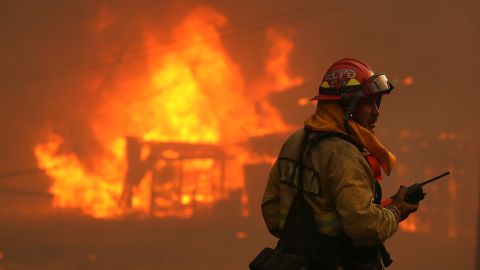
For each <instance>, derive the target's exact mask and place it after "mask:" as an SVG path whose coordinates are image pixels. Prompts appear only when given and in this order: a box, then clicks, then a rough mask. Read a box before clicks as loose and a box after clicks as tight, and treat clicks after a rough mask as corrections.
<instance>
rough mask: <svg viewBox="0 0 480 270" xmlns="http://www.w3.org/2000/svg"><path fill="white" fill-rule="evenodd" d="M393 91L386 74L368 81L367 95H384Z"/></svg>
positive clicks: (374, 76) (377, 75) (376, 75)
mask: <svg viewBox="0 0 480 270" xmlns="http://www.w3.org/2000/svg"><path fill="white" fill-rule="evenodd" d="M392 90H393V85H392V84H391V83H390V81H389V80H388V79H387V76H385V74H384V73H380V74H375V75H373V76H372V77H370V79H368V82H367V86H366V87H365V95H367V96H371V95H384V94H388V93H390V91H392Z"/></svg>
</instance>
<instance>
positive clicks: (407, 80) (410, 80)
mask: <svg viewBox="0 0 480 270" xmlns="http://www.w3.org/2000/svg"><path fill="white" fill-rule="evenodd" d="M412 84H413V77H410V76H408V77H405V78H404V79H403V85H405V86H410V85H412Z"/></svg>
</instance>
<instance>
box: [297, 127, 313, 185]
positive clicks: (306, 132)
mask: <svg viewBox="0 0 480 270" xmlns="http://www.w3.org/2000/svg"><path fill="white" fill-rule="evenodd" d="M303 131H304V134H303V138H302V143H301V145H300V151H299V153H298V167H297V170H298V185H297V195H301V194H302V193H303V170H304V167H305V165H304V163H303V156H304V153H305V149H306V148H307V145H308V144H309V137H310V132H311V130H309V129H307V128H304V129H303Z"/></svg>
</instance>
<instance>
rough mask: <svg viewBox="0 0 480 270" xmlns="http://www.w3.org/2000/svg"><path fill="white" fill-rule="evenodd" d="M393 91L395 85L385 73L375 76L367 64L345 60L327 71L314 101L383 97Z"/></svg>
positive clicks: (336, 63)
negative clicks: (354, 97)
mask: <svg viewBox="0 0 480 270" xmlns="http://www.w3.org/2000/svg"><path fill="white" fill-rule="evenodd" d="M392 89H393V85H392V84H391V83H390V82H389V81H388V79H387V77H386V76H385V74H384V73H380V74H375V73H374V72H373V71H372V69H371V68H370V67H369V66H368V65H367V64H366V63H364V62H362V61H360V60H356V59H352V58H344V59H341V60H338V61H337V62H335V63H333V65H332V66H331V67H330V68H329V69H328V70H327V72H326V73H325V76H324V77H323V80H322V84H321V85H320V87H319V88H318V95H317V96H315V97H313V98H312V100H340V99H342V98H345V97H351V96H352V95H353V94H355V93H358V94H359V95H361V96H371V95H383V94H388V93H390V91H391V90H392Z"/></svg>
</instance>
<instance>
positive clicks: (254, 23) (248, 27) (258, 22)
mask: <svg viewBox="0 0 480 270" xmlns="http://www.w3.org/2000/svg"><path fill="white" fill-rule="evenodd" d="M358 1H359V0H352V1H349V0H346V1H340V0H332V1H329V2H326V3H315V4H310V5H305V6H302V7H299V8H296V9H294V10H289V11H285V12H280V13H275V14H271V15H269V16H266V17H261V18H257V19H252V20H249V21H246V22H243V23H240V24H237V25H235V26H233V27H231V28H227V29H225V30H220V36H221V37H222V38H231V37H235V36H238V35H243V34H247V33H250V32H253V31H257V30H260V29H262V28H263V27H266V26H269V25H272V24H278V23H285V22H291V21H296V20H304V19H308V18H311V17H309V16H311V15H315V14H317V15H320V14H323V13H325V12H329V11H330V12H331V11H333V10H338V9H339V8H342V7H345V6H348V5H349V4H352V3H353V2H358ZM181 43H182V42H174V43H172V44H170V45H167V46H164V47H162V48H161V49H157V50H150V51H148V50H145V49H144V48H142V49H137V50H131V51H130V52H128V53H127V52H123V57H122V59H120V60H119V59H118V56H112V57H109V58H107V59H105V58H103V59H102V58H97V59H93V60H92V61H86V62H82V61H79V62H75V63H71V64H67V65H63V66H59V67H57V68H53V69H50V70H47V71H36V72H30V73H25V74H23V75H21V76H20V77H19V78H13V79H12V78H10V79H4V80H0V88H4V87H7V86H12V85H18V84H23V83H28V82H34V81H39V80H44V79H49V78H53V77H59V76H64V75H68V74H72V73H77V72H81V71H86V70H90V69H97V68H103V67H106V66H110V65H112V63H115V62H117V61H120V62H125V61H126V60H134V59H138V58H142V57H146V56H148V55H151V54H154V53H160V52H163V51H164V50H166V49H169V48H172V47H175V46H180V45H182V44H181Z"/></svg>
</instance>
